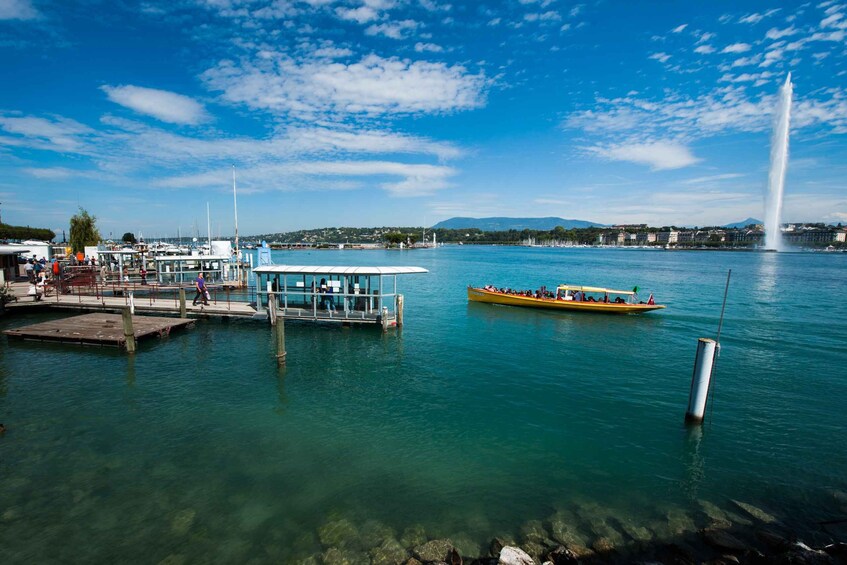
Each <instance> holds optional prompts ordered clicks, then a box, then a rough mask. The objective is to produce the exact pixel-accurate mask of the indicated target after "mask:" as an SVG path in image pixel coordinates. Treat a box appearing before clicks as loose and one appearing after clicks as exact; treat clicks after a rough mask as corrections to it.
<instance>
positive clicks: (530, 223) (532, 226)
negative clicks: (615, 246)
mask: <svg viewBox="0 0 847 565" xmlns="http://www.w3.org/2000/svg"><path fill="white" fill-rule="evenodd" d="M556 226H562V227H563V228H565V229H566V230H568V229H571V228H592V227H604V225H603V224H596V223H594V222H587V221H585V220H566V219H564V218H450V219H449V220H444V221H443V222H438V223H437V224H435V225H434V226H432V227H433V229H435V228H443V229H448V230H464V229H470V228H477V229H480V230H482V231H508V230H552V229H554V228H555V227H556Z"/></svg>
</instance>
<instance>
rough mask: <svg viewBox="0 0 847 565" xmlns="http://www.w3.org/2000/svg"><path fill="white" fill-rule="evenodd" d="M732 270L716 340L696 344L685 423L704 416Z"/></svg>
mask: <svg viewBox="0 0 847 565" xmlns="http://www.w3.org/2000/svg"><path fill="white" fill-rule="evenodd" d="M731 277H732V269H730V270H729V271H728V272H727V273H726V287H725V288H724V291H723V306H721V318H720V321H719V322H718V335H717V337H716V339H709V338H706V337H701V338H700V339H699V340H698V342H697V356H696V357H695V358H694V374H693V375H692V376H691V391H690V392H689V394H688V410H686V411H685V421H686V423H693V424H701V423H703V418H705V416H706V403H707V402H708V400H709V390H710V389H711V387H712V373H713V372H714V369H715V354H716V353H718V352H719V351H720V348H721V329H722V328H723V315H724V312H725V311H726V297H727V296H728V295H729V279H730V278H731Z"/></svg>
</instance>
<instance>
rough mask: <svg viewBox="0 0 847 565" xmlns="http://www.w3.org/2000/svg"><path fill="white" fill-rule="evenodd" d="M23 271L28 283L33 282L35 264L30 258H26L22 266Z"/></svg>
mask: <svg viewBox="0 0 847 565" xmlns="http://www.w3.org/2000/svg"><path fill="white" fill-rule="evenodd" d="M24 272H25V273H26V278H27V280H28V281H29V282H30V284H35V265H33V264H32V259H27V262H26V265H25V266H24Z"/></svg>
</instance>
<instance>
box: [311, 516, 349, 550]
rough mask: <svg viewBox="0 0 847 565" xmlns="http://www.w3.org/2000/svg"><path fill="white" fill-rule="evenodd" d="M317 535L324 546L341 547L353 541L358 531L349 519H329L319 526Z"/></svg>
mask: <svg viewBox="0 0 847 565" xmlns="http://www.w3.org/2000/svg"><path fill="white" fill-rule="evenodd" d="M318 537H319V538H320V540H321V543H322V544H323V545H324V546H338V547H343V546H347V545H352V544H353V543H355V542H356V541H357V539H358V537H359V532H358V531H357V530H356V526H354V525H353V524H352V523H351V522H350V520H347V519H344V518H342V519H340V520H331V521H329V522H327V523H326V524H324V525H323V526H321V527H320V529H319V530H318Z"/></svg>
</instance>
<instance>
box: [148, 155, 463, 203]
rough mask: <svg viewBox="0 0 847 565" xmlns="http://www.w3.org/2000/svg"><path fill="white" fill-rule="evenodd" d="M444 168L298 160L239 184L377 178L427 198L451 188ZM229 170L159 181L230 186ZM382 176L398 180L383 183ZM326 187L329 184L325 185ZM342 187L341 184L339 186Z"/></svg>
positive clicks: (249, 172)
mask: <svg viewBox="0 0 847 565" xmlns="http://www.w3.org/2000/svg"><path fill="white" fill-rule="evenodd" d="M456 172H457V171H456V170H455V169H453V168H451V167H445V166H441V165H427V164H410V163H398V162H393V161H294V162H291V163H287V164H284V165H278V164H265V165H259V166H253V167H246V168H239V171H238V176H239V183H247V184H248V185H249V186H252V187H253V190H254V191H262V190H297V189H298V188H299V187H300V186H302V185H305V186H306V187H308V186H311V185H312V184H313V180H314V179H320V178H323V177H342V178H343V177H347V178H351V179H357V178H373V179H374V180H375V181H376V182H377V183H379V186H380V188H382V189H383V190H385V191H387V192H389V193H390V194H391V195H393V196H403V197H411V196H424V195H428V194H432V193H433V192H435V191H438V190H442V189H444V188H447V187H448V186H449V182H448V180H449V178H450V177H452V176H454V175H455V174H456ZM227 173H228V169H223V168H221V169H218V170H215V171H211V172H204V173H199V174H194V175H181V176H176V177H169V178H165V179H162V180H160V181H158V182H156V185H157V186H161V187H164V188H207V187H208V188H211V187H220V186H226V184H227V176H228V175H227ZM380 177H395V178H398V180H394V181H387V182H379V180H378V179H379V178H380ZM320 186H322V187H323V188H326V186H327V185H325V184H321V185H320ZM336 186H339V185H336ZM358 186H360V185H359V184H358V183H350V182H346V183H342V184H341V185H340V187H341V188H346V189H349V188H356V187H358Z"/></svg>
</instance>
